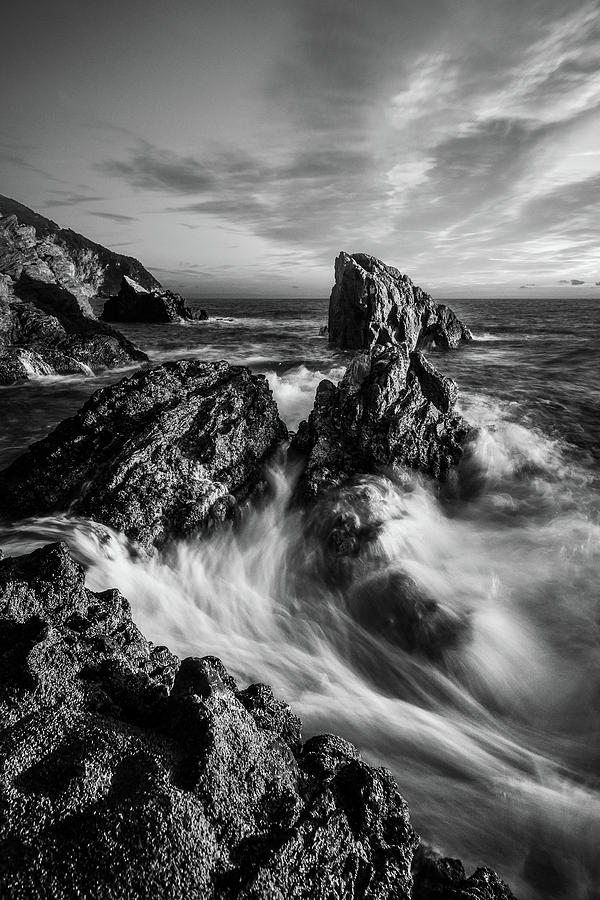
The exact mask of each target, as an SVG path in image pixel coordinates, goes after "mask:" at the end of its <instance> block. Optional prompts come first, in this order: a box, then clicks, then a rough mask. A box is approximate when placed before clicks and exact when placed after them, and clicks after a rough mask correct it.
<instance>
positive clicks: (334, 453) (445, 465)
mask: <svg viewBox="0 0 600 900" xmlns="http://www.w3.org/2000/svg"><path fill="white" fill-rule="evenodd" d="M456 397H457V388H456V384H455V382H454V381H452V379H450V378H447V377H446V376H444V375H442V374H441V373H440V372H438V371H437V370H436V369H435V368H434V367H433V366H432V365H431V364H430V363H429V362H428V361H427V360H426V359H425V357H424V356H423V354H422V353H421V352H420V351H415V352H411V351H410V348H409V346H408V345H407V344H406V343H403V344H399V345H387V346H385V347H375V349H374V350H373V351H372V352H371V353H369V352H365V353H359V354H357V355H356V356H355V357H354V359H353V360H352V362H351V363H350V365H349V366H348V368H347V369H346V372H345V373H344V376H343V378H342V380H341V381H340V382H339V384H338V385H337V386H336V385H334V384H333V383H332V382H331V381H328V380H324V381H322V382H321V383H320V384H319V386H318V388H317V392H316V396H315V405H314V408H313V410H312V412H311V414H310V416H309V418H308V421H304V422H301V423H300V426H299V428H298V432H297V434H296V435H295V437H294V440H293V442H292V451H293V452H295V453H298V454H300V455H301V456H304V457H305V458H306V460H307V462H306V468H305V469H304V472H303V474H302V475H301V477H300V481H299V485H298V495H299V496H300V497H301V498H302V499H303V500H305V501H306V500H313V499H315V498H316V497H318V496H319V495H320V494H322V493H323V492H325V491H327V490H329V489H330V488H332V487H338V486H340V485H342V484H344V483H346V482H347V481H348V480H349V479H350V478H352V477H354V476H356V475H360V474H367V473H377V472H392V473H398V472H401V471H402V470H403V469H406V468H409V469H417V470H419V471H421V472H424V473H426V474H428V475H431V476H433V477H434V478H437V479H439V480H440V481H443V480H444V479H446V478H447V477H448V474H449V473H450V471H451V470H452V468H453V467H454V466H455V465H456V464H457V463H458V461H459V460H460V458H461V456H462V454H463V445H464V443H465V442H466V441H467V439H468V438H469V437H470V436H471V435H472V433H473V432H472V429H471V427H470V426H469V425H468V423H467V422H466V421H465V420H464V419H463V418H462V416H460V415H459V414H458V413H456V412H455V411H454V403H455V401H456Z"/></svg>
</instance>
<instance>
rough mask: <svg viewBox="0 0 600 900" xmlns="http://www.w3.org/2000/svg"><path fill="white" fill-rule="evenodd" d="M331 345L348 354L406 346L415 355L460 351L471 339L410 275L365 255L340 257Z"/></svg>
mask: <svg viewBox="0 0 600 900" xmlns="http://www.w3.org/2000/svg"><path fill="white" fill-rule="evenodd" d="M328 334H329V343H330V344H335V345H336V346H337V347H341V348H345V349H349V350H369V349H370V348H372V347H373V346H375V344H387V343H402V342H406V343H407V344H408V347H409V349H410V350H415V349H417V348H422V347H428V346H431V345H435V346H437V347H442V348H444V349H451V348H455V347H457V346H458V345H459V343H460V342H461V341H468V340H471V339H472V335H471V332H470V331H469V329H468V328H467V327H466V326H465V325H464V324H463V323H462V322H461V321H460V319H458V318H457V316H456V315H455V314H454V313H453V312H452V310H451V309H450V308H449V307H448V306H444V305H443V304H440V303H436V302H435V300H434V299H433V298H432V297H431V296H430V295H429V294H427V293H425V291H423V290H421V288H420V287H417V285H414V284H413V283H412V281H411V280H410V278H409V277H408V276H407V275H402V273H401V272H399V271H398V269H395V268H394V267H393V266H386V265H385V264H384V263H382V262H381V260H379V259H376V258H375V257H374V256H368V255H367V254H366V253H354V254H352V255H350V254H348V253H344V252H342V253H340V254H339V256H338V257H337V259H336V261H335V285H334V286H333V289H332V291H331V298H330V300H329V326H328Z"/></svg>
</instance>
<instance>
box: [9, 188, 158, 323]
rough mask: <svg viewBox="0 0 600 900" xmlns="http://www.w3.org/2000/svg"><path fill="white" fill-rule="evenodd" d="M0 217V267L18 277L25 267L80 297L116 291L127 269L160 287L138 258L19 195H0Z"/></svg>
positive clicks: (142, 281)
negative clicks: (36, 207)
mask: <svg viewBox="0 0 600 900" xmlns="http://www.w3.org/2000/svg"><path fill="white" fill-rule="evenodd" d="M0 217H5V218H4V219H3V220H0V272H3V273H4V274H6V275H10V276H11V278H12V279H13V280H14V281H18V279H19V277H20V275H21V272H22V271H23V270H25V271H28V273H29V274H30V275H31V276H32V277H33V278H38V279H39V280H41V281H55V282H56V283H57V284H60V285H61V286H62V287H64V288H66V289H67V290H68V291H70V292H71V293H72V294H75V296H77V297H80V298H81V299H82V301H84V300H85V299H86V298H89V297H94V296H101V297H110V296H111V295H112V294H116V292H117V291H118V290H119V285H120V284H121V279H122V277H123V276H124V275H127V276H128V277H130V278H133V279H135V281H137V282H138V284H141V285H142V287H145V288H147V289H149V290H151V289H154V288H160V284H159V282H158V281H157V280H156V278H154V276H153V275H151V274H150V272H148V271H147V270H146V269H145V268H144V267H143V265H142V264H141V263H140V262H138V260H137V259H134V258H133V257H132V256H122V255H121V254H120V253H115V252H114V251H112V250H108V249H107V248H106V247H102V246H101V244H96V243H94V241H90V240H89V239H88V238H86V237H84V236H83V235H81V234H77V233H76V232H75V231H71V229H70V228H60V226H58V225H57V224H56V222H53V221H52V220H51V219H46V218H45V217H44V216H40V215H39V214H38V213H35V212H33V210H31V209H29V208H28V207H27V206H23V204H22V203H17V201H16V200H11V199H9V198H8V197H3V196H1V195H0ZM6 232H8V234H7V233H6ZM84 311H87V312H88V314H90V313H91V310H90V309H89V308H86V309H85V310H84Z"/></svg>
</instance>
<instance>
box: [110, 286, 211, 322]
mask: <svg viewBox="0 0 600 900" xmlns="http://www.w3.org/2000/svg"><path fill="white" fill-rule="evenodd" d="M100 318H101V319H104V320H105V321H107V322H181V321H182V320H193V319H196V320H206V319H208V315H207V313H206V310H200V312H199V313H198V315H196V314H195V313H194V311H193V310H191V309H190V308H189V306H186V303H185V300H184V299H183V297H181V296H180V295H179V294H174V293H173V292H172V291H163V290H157V289H155V290H152V291H148V290H146V289H145V288H143V287H142V286H141V285H139V284H137V282H135V281H134V280H133V279H132V278H128V277H127V276H126V275H124V276H123V280H122V282H121V289H120V291H119V293H118V295H117V296H116V297H109V298H108V300H107V301H106V303H105V304H104V310H103V312H102V315H101V316H100Z"/></svg>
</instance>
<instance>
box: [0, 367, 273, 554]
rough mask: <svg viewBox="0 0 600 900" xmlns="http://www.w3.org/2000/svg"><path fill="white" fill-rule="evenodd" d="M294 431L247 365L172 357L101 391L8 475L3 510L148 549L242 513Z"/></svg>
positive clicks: (0, 483)
mask: <svg viewBox="0 0 600 900" xmlns="http://www.w3.org/2000/svg"><path fill="white" fill-rule="evenodd" d="M286 437H287V429H286V428H285V425H284V424H283V423H282V422H281V420H280V419H279V416H278V412H277V406H276V404H275V401H274V400H273V397H272V394H271V391H270V389H269V386H268V383H267V381H266V379H265V378H264V376H262V375H251V373H250V371H249V369H246V368H244V367H242V366H230V365H229V364H228V363H226V362H216V363H203V362H199V361H196V360H187V361H185V360H184V361H181V362H173V363H167V364H166V365H163V366H159V367H157V368H155V369H147V370H143V371H140V372H137V373H136V374H134V375H132V376H131V377H129V378H124V379H123V380H122V381H120V382H119V383H118V384H115V385H111V386H110V387H106V388H103V389H102V390H99V391H97V392H96V393H95V394H93V396H92V397H91V398H90V399H89V400H88V401H87V403H86V404H85V405H84V406H83V407H82V408H81V410H80V411H79V412H78V413H77V415H76V416H74V417H73V418H70V419H65V421H63V422H61V424H60V425H59V426H58V427H57V428H56V429H55V431H54V432H52V434H50V435H49V436H48V437H47V438H45V439H44V440H42V441H39V442H38V443H36V444H33V446H32V447H31V448H30V449H29V450H28V452H27V453H25V454H24V455H23V456H21V457H19V458H18V459H17V460H15V462H14V463H13V464H12V465H11V466H10V467H9V468H8V469H5V470H4V471H3V472H2V473H0V509H2V510H3V511H4V513H5V515H12V516H14V517H19V518H20V517H23V516H27V515H34V514H35V515H40V514H44V513H47V512H50V511H52V510H67V509H69V510H70V511H71V512H72V513H75V514H79V515H83V516H89V517H90V518H92V519H95V520H96V521H97V522H101V523H102V524H105V525H109V526H111V527H113V528H115V529H117V530H119V531H122V532H124V533H125V534H126V535H127V536H128V537H130V538H131V539H132V540H134V541H137V542H139V543H140V544H141V545H143V546H144V547H146V548H150V547H151V545H152V544H155V543H161V542H163V541H164V540H165V539H166V538H167V537H169V536H171V535H181V534H188V533H191V532H193V531H195V530H196V529H200V528H205V527H207V526H209V525H210V524H212V523H214V522H219V521H222V520H224V519H225V518H228V517H230V516H232V515H234V514H235V512H236V509H237V507H238V504H239V503H240V502H241V501H243V500H245V499H246V498H247V497H248V496H250V495H251V494H252V493H253V492H254V491H255V490H256V488H257V486H259V485H260V484H261V482H262V468H263V465H264V463H265V461H266V460H267V459H268V457H269V456H270V455H271V454H272V452H273V451H274V450H275V448H276V447H277V445H278V444H279V443H280V442H281V441H282V440H284V439H285V438H286Z"/></svg>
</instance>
